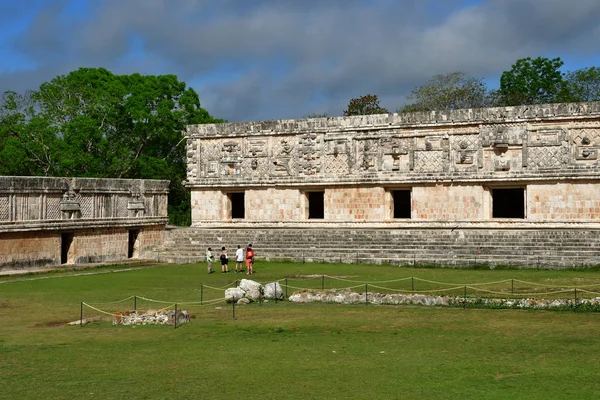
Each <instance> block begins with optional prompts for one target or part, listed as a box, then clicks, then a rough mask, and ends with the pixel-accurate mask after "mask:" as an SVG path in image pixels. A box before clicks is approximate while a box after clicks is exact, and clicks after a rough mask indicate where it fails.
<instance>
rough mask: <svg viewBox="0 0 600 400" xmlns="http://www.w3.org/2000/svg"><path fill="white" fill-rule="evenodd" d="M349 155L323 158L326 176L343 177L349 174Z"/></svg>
mask: <svg viewBox="0 0 600 400" xmlns="http://www.w3.org/2000/svg"><path fill="white" fill-rule="evenodd" d="M349 170H350V168H349V164H348V154H338V155H337V156H334V155H330V154H328V155H326V156H323V171H324V173H325V174H335V175H343V174H347V173H348V172H349Z"/></svg>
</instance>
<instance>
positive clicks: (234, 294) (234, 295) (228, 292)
mask: <svg viewBox="0 0 600 400" xmlns="http://www.w3.org/2000/svg"><path fill="white" fill-rule="evenodd" d="M245 295H246V292H245V291H244V290H242V289H241V288H240V287H234V288H227V289H225V300H226V301H227V302H228V303H232V302H234V301H238V300H239V299H241V298H243V297H244V296H245Z"/></svg>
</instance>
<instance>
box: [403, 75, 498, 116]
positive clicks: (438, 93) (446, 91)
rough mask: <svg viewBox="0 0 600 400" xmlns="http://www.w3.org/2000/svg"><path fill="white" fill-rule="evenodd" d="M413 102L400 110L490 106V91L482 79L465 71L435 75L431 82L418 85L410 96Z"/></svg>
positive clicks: (409, 98)
mask: <svg viewBox="0 0 600 400" xmlns="http://www.w3.org/2000/svg"><path fill="white" fill-rule="evenodd" d="M407 99H408V100H410V101H412V103H410V104H407V105H405V106H403V107H402V108H400V109H399V110H398V112H413V111H434V110H455V109H460V108H481V107H487V106H489V98H488V91H487V88H486V85H485V83H484V82H483V81H482V80H481V79H477V78H473V77H470V76H468V75H466V74H465V73H464V72H458V71H457V72H451V73H448V74H440V75H435V76H434V77H433V78H431V80H429V82H427V83H426V84H424V85H422V86H418V87H416V88H415V89H414V90H413V91H412V93H411V94H410V95H409V96H408V98H407Z"/></svg>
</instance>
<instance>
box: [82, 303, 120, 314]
mask: <svg viewBox="0 0 600 400" xmlns="http://www.w3.org/2000/svg"><path fill="white" fill-rule="evenodd" d="M81 304H83V305H84V306H87V307H89V308H91V309H92V310H94V311H98V312H99V313H102V314H106V315H110V316H111V317H114V316H115V315H117V313H109V312H108V311H102V310H100V309H98V308H96V307H92V306H90V305H89V304H88V303H85V302H82V303H81Z"/></svg>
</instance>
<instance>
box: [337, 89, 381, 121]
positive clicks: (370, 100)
mask: <svg viewBox="0 0 600 400" xmlns="http://www.w3.org/2000/svg"><path fill="white" fill-rule="evenodd" d="M387 113H389V111H388V110H387V108H383V107H381V106H380V105H379V98H377V95H373V94H367V95H364V96H360V97H359V98H356V99H351V100H350V102H349V103H348V108H347V109H346V110H344V115H346V116H348V115H368V114H387Z"/></svg>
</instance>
